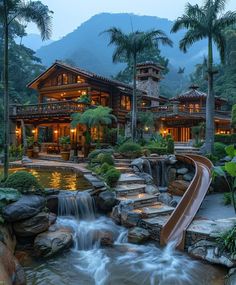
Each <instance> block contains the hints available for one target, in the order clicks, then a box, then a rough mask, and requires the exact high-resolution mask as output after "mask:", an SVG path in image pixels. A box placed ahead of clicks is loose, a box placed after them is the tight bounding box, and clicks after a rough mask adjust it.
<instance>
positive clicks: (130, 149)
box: [119, 142, 142, 158]
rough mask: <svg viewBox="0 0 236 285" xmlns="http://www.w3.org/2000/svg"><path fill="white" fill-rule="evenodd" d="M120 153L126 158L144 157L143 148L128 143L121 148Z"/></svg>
mask: <svg viewBox="0 0 236 285" xmlns="http://www.w3.org/2000/svg"><path fill="white" fill-rule="evenodd" d="M119 152H120V153H121V154H122V155H124V156H126V157H130V158H136V157H139V156H141V155H142V148H141V146H140V145H139V144H137V143H133V142H127V143H124V144H123V145H121V146H120V147H119Z"/></svg>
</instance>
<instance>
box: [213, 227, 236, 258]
mask: <svg viewBox="0 0 236 285" xmlns="http://www.w3.org/2000/svg"><path fill="white" fill-rule="evenodd" d="M235 240H236V225H235V226H234V227H233V228H232V229H230V230H228V231H226V232H225V233H223V234H222V235H220V236H219V237H218V238H217V243H218V244H219V246H220V248H221V249H222V250H227V251H228V252H229V253H230V254H236V242H235Z"/></svg>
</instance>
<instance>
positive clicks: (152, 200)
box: [115, 173, 174, 228]
mask: <svg viewBox="0 0 236 285" xmlns="http://www.w3.org/2000/svg"><path fill="white" fill-rule="evenodd" d="M145 188H146V185H145V182H144V180H143V179H142V178H140V177H139V176H137V175H135V174H134V173H124V174H122V175H121V177H120V180H119V181H118V184H117V187H116V188H115V192H116V199H117V200H118V202H124V201H127V203H128V204H129V205H130V206H131V210H130V211H129V212H128V213H127V220H128V223H127V224H129V225H130V224H133V225H135V223H136V225H137V224H138V225H139V226H143V227H145V228H146V227H147V225H148V223H149V220H150V221H151V220H152V219H155V218H158V219H159V217H160V216H162V217H164V216H166V217H168V216H169V215H170V214H171V213H172V211H173V210H174V208H173V207H170V206H167V205H165V204H164V203H161V202H159V201H158V194H156V195H150V194H147V193H145ZM166 219H167V218H166Z"/></svg>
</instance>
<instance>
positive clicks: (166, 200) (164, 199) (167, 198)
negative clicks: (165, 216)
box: [158, 193, 173, 205]
mask: <svg viewBox="0 0 236 285" xmlns="http://www.w3.org/2000/svg"><path fill="white" fill-rule="evenodd" d="M158 201H159V202H161V203H163V204H166V205H170V203H171V202H172V201H173V197H172V195H170V194H169V193H161V194H160V195H159V196H158Z"/></svg>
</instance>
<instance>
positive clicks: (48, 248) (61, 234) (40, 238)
mask: <svg viewBox="0 0 236 285" xmlns="http://www.w3.org/2000/svg"><path fill="white" fill-rule="evenodd" d="M72 243H73V238H72V233H71V232H70V231H69V230H68V229H67V230H66V231H65V230H64V229H59V230H55V231H47V232H44V233H41V234H39V235H37V237H36V238H35V240H34V250H35V252H36V255H37V256H42V257H51V256H53V255H55V254H57V253H59V252H61V251H62V250H64V249H67V248H69V247H70V246H71V245H72Z"/></svg>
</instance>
